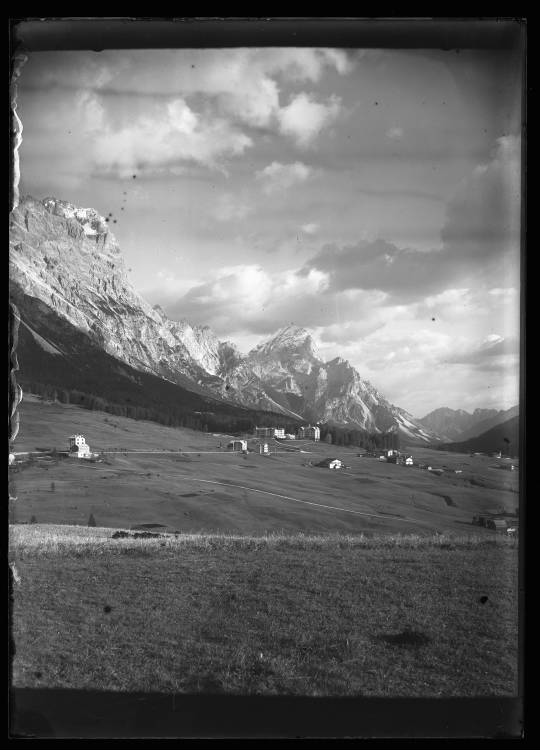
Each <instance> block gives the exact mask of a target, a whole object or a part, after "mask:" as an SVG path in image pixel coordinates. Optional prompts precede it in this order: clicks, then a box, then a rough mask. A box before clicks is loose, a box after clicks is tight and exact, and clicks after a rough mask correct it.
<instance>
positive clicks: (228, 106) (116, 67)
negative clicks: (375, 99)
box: [23, 47, 354, 142]
mask: <svg viewBox="0 0 540 750" xmlns="http://www.w3.org/2000/svg"><path fill="white" fill-rule="evenodd" d="M353 66H354V63H353V60H352V57H351V56H350V55H348V54H347V53H346V52H345V51H343V50H337V49H317V48H294V47H290V48H288V47H287V48H275V49H273V48H269V49H256V48H253V49H221V50H187V49H184V50H151V51H148V50H115V51H112V50H111V51H105V52H102V53H99V55H98V54H97V53H92V52H55V53H51V52H40V53H34V54H33V55H32V56H31V58H30V62H29V64H28V65H27V66H26V69H25V77H24V81H23V83H24V85H25V86H26V88H27V89H30V88H32V89H34V90H44V89H47V88H73V89H80V88H84V89H88V90H92V91H94V92H96V93H98V94H100V95H103V97H110V96H111V95H122V96H125V95H126V94H128V95H129V94H130V95H134V96H144V97H150V98H152V99H155V98H156V97H159V96H162V97H170V98H178V97H179V96H181V97H183V98H186V97H190V96H197V95H201V94H202V95H205V96H206V97H207V98H208V99H209V100H210V99H211V100H212V101H213V102H214V105H215V109H216V113H217V114H219V115H221V116H222V117H227V118H232V119H234V120H238V121H240V122H241V123H242V124H246V125H249V126H251V127H256V128H268V127H274V126H278V127H280V128H282V129H283V132H286V133H290V134H292V135H293V136H294V137H295V138H298V139H299V140H300V141H302V142H303V141H306V142H308V141H310V140H311V139H312V138H313V137H314V136H315V135H316V134H317V132H319V131H320V129H321V128H322V127H323V125H324V121H326V120H329V119H330V118H331V115H332V114H333V112H334V110H335V108H336V106H337V102H334V101H331V102H329V104H327V105H322V104H318V103H317V102H315V101H314V100H312V98H311V97H310V96H308V95H307V94H301V95H300V96H299V97H297V98H296V99H295V100H293V102H291V103H290V104H289V105H288V107H285V108H282V107H280V101H279V93H280V83H281V82H282V81H283V82H293V83H294V82H310V83H317V82H318V81H319V80H320V79H321V77H322V75H323V72H324V71H325V70H336V71H337V72H338V73H339V74H341V75H344V74H347V73H349V72H350V71H351V70H352V68H353ZM307 115H311V116H312V117H313V121H314V125H313V126H312V128H310V127H309V126H308V125H307V124H306V123H304V122H303V121H302V120H303V118H304V117H305V116H307ZM282 121H283V123H282Z"/></svg>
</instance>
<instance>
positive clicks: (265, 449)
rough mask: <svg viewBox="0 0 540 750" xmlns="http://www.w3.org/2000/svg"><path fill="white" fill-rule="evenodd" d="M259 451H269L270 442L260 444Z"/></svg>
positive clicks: (262, 452)
mask: <svg viewBox="0 0 540 750" xmlns="http://www.w3.org/2000/svg"><path fill="white" fill-rule="evenodd" d="M259 453H261V454H264V453H268V443H261V444H260V445H259Z"/></svg>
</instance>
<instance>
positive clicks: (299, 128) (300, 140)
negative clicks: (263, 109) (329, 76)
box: [277, 92, 341, 146]
mask: <svg viewBox="0 0 540 750" xmlns="http://www.w3.org/2000/svg"><path fill="white" fill-rule="evenodd" d="M340 110H341V100H340V99H339V97H337V96H332V97H330V99H329V100H328V102H327V103H326V104H321V103H320V102H317V101H316V100H315V99H314V98H313V96H311V95H310V94H306V93H305V92H302V93H301V94H298V95H297V96H295V97H293V99H292V100H291V102H290V103H289V104H288V105H287V106H285V107H282V108H281V109H280V110H279V112H278V113H277V117H278V120H279V129H280V131H281V132H282V133H284V134H285V135H290V136H292V137H293V138H294V139H295V140H296V142H297V144H298V145H299V146H309V145H310V144H311V143H312V142H313V141H314V139H315V138H316V137H317V136H318V135H319V133H320V132H321V130H322V129H323V128H325V127H327V126H328V125H330V124H331V123H333V122H334V120H335V119H336V118H337V116H338V115H339V113H340Z"/></svg>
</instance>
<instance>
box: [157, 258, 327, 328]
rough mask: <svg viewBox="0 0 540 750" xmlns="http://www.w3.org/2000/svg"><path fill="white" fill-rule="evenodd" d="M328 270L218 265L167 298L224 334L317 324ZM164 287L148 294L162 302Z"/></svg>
mask: <svg viewBox="0 0 540 750" xmlns="http://www.w3.org/2000/svg"><path fill="white" fill-rule="evenodd" d="M325 284H326V279H325V276H324V274H321V273H318V272H316V271H314V272H313V273H312V274H309V275H307V276H305V277H303V278H301V277H299V276H298V275H297V274H295V273H294V272H292V271H282V272H275V273H270V272H268V271H267V270H265V269H264V268H263V267H262V266H259V265H248V264H241V265H236V266H225V267H222V268H220V269H218V270H217V271H216V272H215V273H214V274H213V275H212V277H211V278H210V279H209V280H207V281H204V282H199V283H194V284H193V286H192V287H191V288H190V289H189V291H187V292H186V293H185V294H183V295H182V296H181V297H179V298H177V299H173V298H172V296H170V297H169V300H168V301H163V299H162V300H161V304H162V305H163V307H164V308H165V309H166V311H167V314H168V315H170V316H171V317H173V318H175V319H179V318H187V319H188V320H194V321H198V322H203V323H205V324H208V325H210V326H211V327H212V328H213V329H214V330H215V331H216V332H217V333H218V334H220V335H225V336H227V337H229V336H231V335H232V333H233V332H235V331H236V332H239V331H240V332H243V333H245V332H250V333H260V334H262V333H271V332H273V331H275V330H277V329H278V328H280V327H281V326H282V325H283V321H287V320H294V321H296V322H298V324H299V325H305V324H307V325H311V321H312V320H313V308H314V306H316V305H317V299H318V296H319V294H320V291H321V290H322V289H324V287H325ZM159 294H160V292H159V290H156V291H155V292H154V293H152V292H149V293H147V296H148V297H149V298H152V299H151V301H154V298H155V299H157V300H158V301H159Z"/></svg>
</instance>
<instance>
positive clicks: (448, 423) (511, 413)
mask: <svg viewBox="0 0 540 750" xmlns="http://www.w3.org/2000/svg"><path fill="white" fill-rule="evenodd" d="M518 414H519V407H518V406H513V407H512V408H511V409H506V410H502V409H501V410H499V411H498V410H497V409H475V410H474V412H473V413H472V414H469V412H466V411H464V410H463V409H448V408H446V407H443V408H441V409H435V411H432V412H430V413H429V414H426V416H425V417H423V418H422V419H421V420H419V421H420V422H421V424H423V425H425V426H426V427H427V429H429V430H431V431H433V432H435V433H437V434H438V435H439V436H440V437H441V439H442V440H444V441H446V442H450V441H465V440H468V439H469V438H473V437H476V436H477V435H481V434H482V433H484V432H487V431H488V430H490V429H491V428H492V427H495V426H496V425H498V424H501V423H503V422H506V421H507V420H509V419H511V418H512V417H516V416H518Z"/></svg>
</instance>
